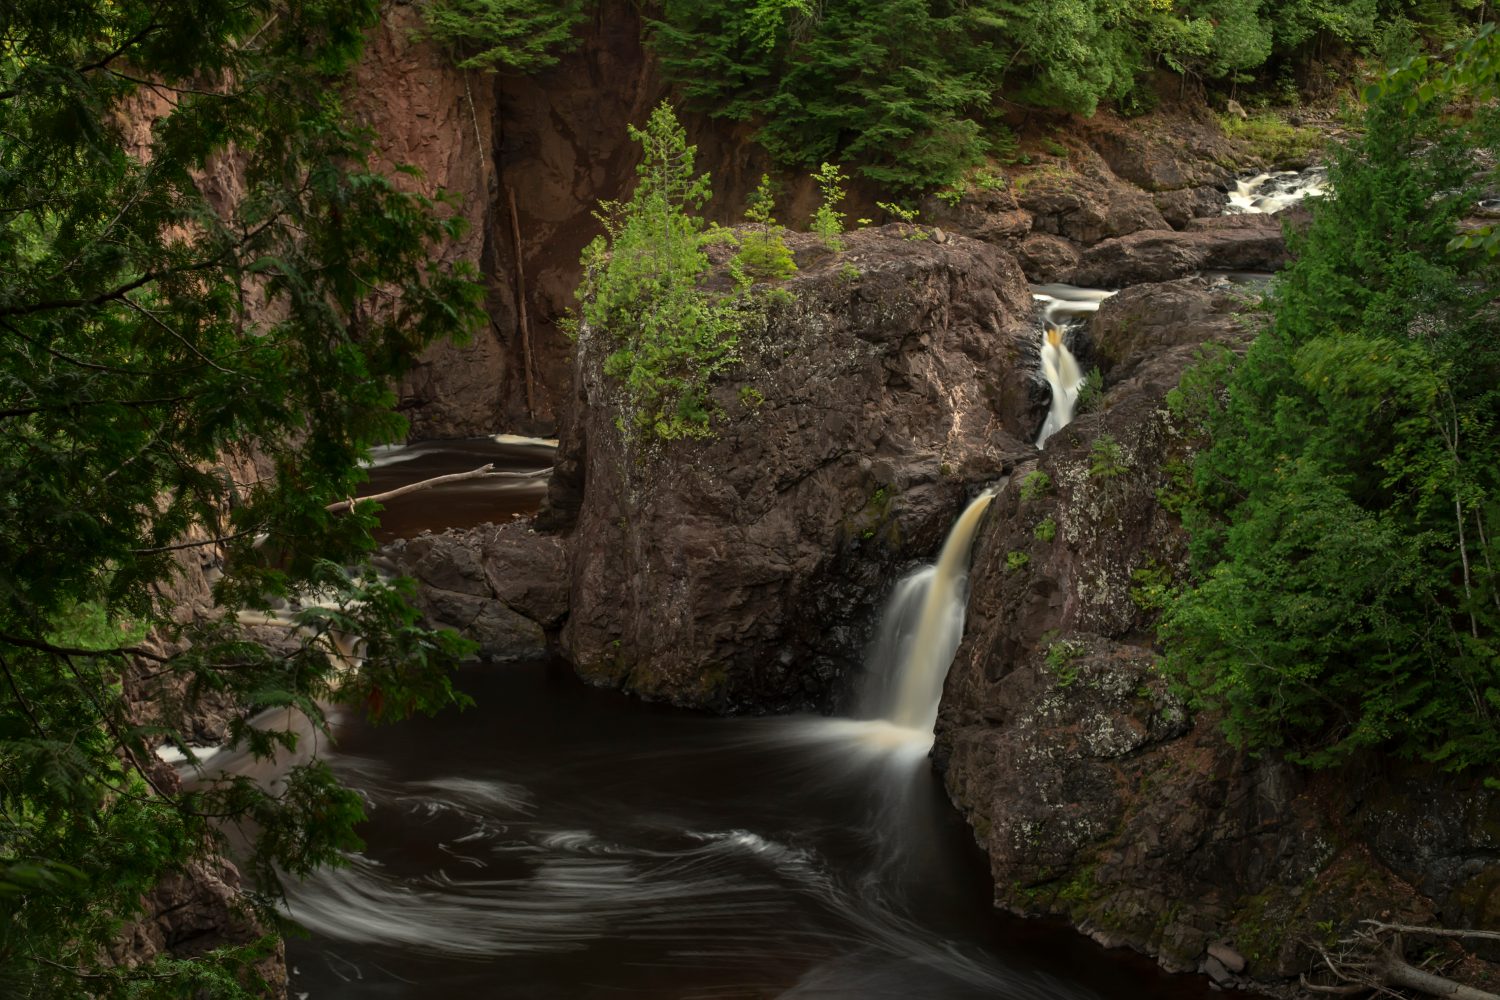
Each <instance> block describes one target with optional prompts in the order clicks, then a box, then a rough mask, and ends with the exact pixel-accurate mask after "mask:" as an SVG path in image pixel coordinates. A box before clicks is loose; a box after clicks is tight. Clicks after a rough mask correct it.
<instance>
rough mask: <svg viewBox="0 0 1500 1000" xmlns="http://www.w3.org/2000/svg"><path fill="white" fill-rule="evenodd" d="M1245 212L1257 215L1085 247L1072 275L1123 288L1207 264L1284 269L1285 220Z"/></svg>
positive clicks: (1082, 281) (1088, 283)
mask: <svg viewBox="0 0 1500 1000" xmlns="http://www.w3.org/2000/svg"><path fill="white" fill-rule="evenodd" d="M1242 218H1245V219H1253V220H1255V221H1253V222H1238V223H1235V224H1231V225H1224V226H1215V227H1213V228H1207V227H1198V226H1197V225H1196V224H1195V223H1189V224H1188V228H1187V229H1186V230H1185V231H1181V232H1179V231H1177V230H1173V229H1160V230H1145V231H1141V232H1136V233H1131V234H1130V235H1129V236H1122V237H1120V238H1118V239H1110V240H1104V241H1103V242H1101V243H1098V244H1095V245H1094V246H1092V247H1090V248H1089V249H1088V250H1086V251H1084V253H1083V255H1082V257H1081V258H1080V260H1079V262H1078V266H1077V267H1075V268H1074V269H1073V270H1072V271H1071V272H1069V274H1068V275H1067V278H1066V280H1067V281H1068V282H1069V283H1071V284H1074V285H1083V286H1085V287H1091V288H1123V287H1125V286H1127V285H1139V284H1143V283H1147V282H1158V281H1170V280H1171V279H1173V278H1182V277H1186V276H1188V275H1190V274H1195V273H1197V272H1199V271H1205V270H1223V271H1276V270H1279V269H1280V268H1281V266H1282V265H1283V264H1285V263H1286V261H1287V250H1286V239H1285V238H1284V237H1283V236H1282V232H1281V223H1280V221H1279V220H1277V219H1276V218H1275V217H1274V216H1243V217H1242ZM1198 221H1201V220H1198Z"/></svg>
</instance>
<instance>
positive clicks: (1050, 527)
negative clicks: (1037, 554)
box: [1031, 517, 1057, 542]
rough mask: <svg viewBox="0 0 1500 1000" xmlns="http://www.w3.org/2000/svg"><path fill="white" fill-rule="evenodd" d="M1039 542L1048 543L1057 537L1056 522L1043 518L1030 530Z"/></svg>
mask: <svg viewBox="0 0 1500 1000" xmlns="http://www.w3.org/2000/svg"><path fill="white" fill-rule="evenodd" d="M1031 533H1032V534H1033V535H1035V536H1036V539H1037V541H1039V542H1050V541H1052V540H1053V539H1054V538H1056V537H1057V522H1056V521H1054V520H1053V519H1052V518H1050V517H1048V518H1043V519H1042V520H1041V521H1040V522H1038V523H1037V526H1036V527H1035V528H1033V529H1032V530H1031Z"/></svg>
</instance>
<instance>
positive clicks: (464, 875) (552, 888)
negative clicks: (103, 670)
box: [288, 442, 1209, 1000]
mask: <svg viewBox="0 0 1500 1000" xmlns="http://www.w3.org/2000/svg"><path fill="white" fill-rule="evenodd" d="M472 445H473V443H472V442H463V443H461V447H460V448H458V449H457V450H456V454H453V455H451V456H449V457H450V459H451V461H452V462H453V463H457V465H458V466H460V467H463V463H464V462H467V461H469V460H470V459H471V458H473V457H474V455H473V454H472V452H473V447H472ZM439 450H440V449H437V448H434V447H432V446H428V447H427V448H426V452H427V454H428V455H429V456H431V454H432V453H433V452H435V451H439ZM432 460H433V461H437V460H436V458H435V457H434V458H433V459H432ZM483 460H486V461H487V460H490V459H488V458H485V459H483ZM439 464H441V463H439ZM480 464H482V462H481V463H480ZM443 471H454V470H453V469H444V470H443ZM428 474H437V473H428ZM416 478H421V477H420V476H418V477H416ZM381 488H389V487H388V486H382V487H381ZM467 499H468V498H462V501H461V502H462V510H463V511H464V512H465V513H464V514H463V516H464V517H467V516H468V514H467V513H466V512H467V511H468V510H469V509H470V508H469V506H468V504H467ZM434 500H435V498H434V497H428V498H427V501H428V502H427V503H425V504H424V505H423V511H424V514H423V516H425V517H426V518H428V522H427V526H433V527H436V526H437V523H435V522H440V521H441V520H442V519H443V518H444V517H446V510H447V502H446V501H439V502H433V501H434ZM403 530H406V529H403ZM460 681H461V686H462V687H463V688H464V690H465V691H467V692H468V693H469V694H470V695H471V696H472V697H473V698H474V700H475V702H476V706H475V707H474V708H471V709H469V710H467V711H464V712H458V711H451V712H445V713H443V714H442V715H440V716H438V717H437V718H434V719H415V720H410V721H407V722H403V723H400V724H398V725H395V726H390V727H381V728H376V727H372V726H370V725H369V724H367V723H365V722H364V721H363V720H360V719H356V718H354V717H342V718H340V719H339V720H338V722H337V724H336V745H335V746H334V747H333V748H332V749H330V750H325V752H324V755H325V756H326V757H327V758H328V760H329V762H330V764H331V766H332V767H333V769H334V770H335V771H336V772H337V773H338V774H339V776H340V777H341V778H342V779H343V780H344V781H345V782H346V783H347V784H348V785H350V786H351V787H353V788H355V789H358V790H359V792H360V793H361V795H363V796H364V798H365V802H366V808H367V811H368V814H369V820H368V822H367V823H366V824H365V826H364V827H363V830H362V834H363V836H364V839H365V841H366V845H365V848H364V850H363V851H361V852H360V853H358V854H355V855H353V856H352V857H351V858H350V859H349V860H350V864H349V866H348V867H346V868H343V869H340V870H338V871H332V872H325V873H322V874H320V875H318V876H317V877H316V878H314V879H312V880H309V881H307V882H305V883H302V884H300V885H293V886H291V900H290V906H291V912H292V915H293V916H294V917H295V918H296V919H297V920H298V921H300V922H301V923H302V924H303V925H304V926H305V927H307V928H308V929H309V932H310V936H309V937H307V938H304V939H300V940H299V939H294V940H291V941H289V942H288V958H289V964H290V965H291V967H292V978H291V993H292V996H293V997H295V998H299V1000H375V998H381V1000H418V998H440V1000H470V998H473V1000H479V998H491V997H495V998H517V1000H593V998H598V1000H606V998H661V1000H750V998H773V997H786V998H817V1000H833V998H851V1000H859V998H864V1000H887V998H889V1000H896V998H902V1000H906V998H934V1000H937V998H952V1000H969V998H974V1000H978V998H995V997H1007V998H1018V1000H1019V998H1036V1000H1044V998H1059V1000H1060V998H1072V1000H1091V998H1159V1000H1189V998H1193V1000H1197V998H1202V997H1206V996H1208V992H1209V991H1208V989H1207V986H1206V980H1203V979H1201V978H1199V977H1168V976H1164V975H1162V974H1161V973H1160V972H1159V971H1158V970H1157V969H1156V968H1155V966H1154V965H1153V964H1152V963H1150V962H1149V961H1147V960H1145V959H1142V958H1140V957H1138V956H1134V955H1130V954H1128V953H1121V952H1106V951H1104V950H1103V949H1100V948H1098V947H1096V946H1094V945H1093V944H1092V943H1091V942H1089V941H1088V940H1087V939H1085V938H1083V937H1082V936H1080V935H1078V934H1076V933H1074V932H1073V931H1071V930H1069V929H1067V928H1064V927H1059V926H1056V925H1051V924H1044V923H1038V922H1029V921H1023V920H1018V919H1013V918H1007V917H1003V916H1001V915H998V914H997V913H995V912H994V910H993V909H992V908H991V906H990V898H989V876H988V872H987V870H986V865H985V860H984V857H983V855H982V854H981V853H980V852H979V850H978V849H977V848H976V847H975V845H974V843H973V839H972V835H971V834H970V832H969V830H968V828H967V826H966V825H965V824H964V822H963V821H962V819H961V818H960V817H959V816H958V815H957V814H956V812H955V811H954V810H953V809H952V807H951V806H950V805H949V804H948V802H947V800H946V797H945V796H944V794H943V791H942V788H941V786H940V784H939V782H938V781H937V780H936V778H935V776H934V775H933V773H932V771H931V769H930V768H929V767H928V766H927V763H926V761H925V759H922V758H920V757H916V758H913V757H911V756H910V755H903V753H901V752H900V751H898V750H897V749H895V748H893V747H890V746H887V745H883V744H881V743H880V742H879V741H877V740H871V738H870V736H871V733H870V732H868V731H867V729H866V728H865V724H863V723H854V722H851V721H849V720H834V719H820V718H813V717H792V718H777V719H722V718H714V717H709V716H705V715H700V714H697V713H693V712H687V711H681V710H675V709H671V708H669V707H666V706H660V705H651V704H646V703H643V702H640V701H637V700H634V699H630V698H627V697H625V696H623V695H620V694H618V693H616V692H610V691H600V690H595V689H591V688H588V687H586V686H584V685H583V684H582V683H580V682H579V681H578V680H577V679H576V678H575V677H574V676H573V675H572V673H571V672H570V671H569V670H568V668H567V667H566V665H564V664H560V663H531V664H522V665H507V666H492V667H482V668H481V667H478V666H475V667H471V668H467V669H466V670H465V671H464V672H462V674H461V677H460Z"/></svg>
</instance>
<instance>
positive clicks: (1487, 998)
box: [1383, 952, 1500, 1000]
mask: <svg viewBox="0 0 1500 1000" xmlns="http://www.w3.org/2000/svg"><path fill="white" fill-rule="evenodd" d="M1383 971H1384V972H1385V981H1386V982H1387V983H1390V984H1391V985H1392V986H1402V987H1405V988H1406V989H1409V990H1417V991H1418V992H1420V993H1426V994H1427V995H1429V996H1435V997H1446V998H1451V1000H1500V996H1496V995H1495V994H1494V993H1490V992H1489V991H1488V990H1476V989H1475V988H1474V987H1472V986H1465V985H1463V984H1462V983H1455V982H1454V981H1453V980H1451V979H1444V978H1443V977H1442V976H1435V975H1433V974H1432V973H1430V972H1423V971H1422V970H1421V969H1419V968H1417V967H1416V966H1413V965H1407V964H1406V962H1404V961H1402V960H1401V959H1400V958H1397V957H1396V955H1395V954H1394V953H1393V952H1392V953H1387V954H1386V959H1385V967H1384V970H1383Z"/></svg>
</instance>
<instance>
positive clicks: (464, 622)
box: [377, 521, 568, 662]
mask: <svg viewBox="0 0 1500 1000" xmlns="http://www.w3.org/2000/svg"><path fill="white" fill-rule="evenodd" d="M377 565H379V566H380V567H381V568H382V569H385V570H387V571H389V572H392V573H398V574H401V575H403V576H409V577H411V578H412V579H414V580H415V581H416V583H417V595H416V601H415V604H416V607H417V608H418V609H419V610H420V611H422V613H423V614H424V616H425V617H426V619H427V622H428V624H429V625H430V626H432V627H434V628H451V629H454V630H455V631H457V632H459V633H461V634H462V635H464V636H465V637H466V638H468V639H472V640H473V641H474V642H476V643H478V644H479V650H478V655H479V657H480V659H482V660H485V661H486V662H509V661H517V660H535V659H539V658H541V657H544V656H546V655H547V654H548V651H549V649H550V646H551V641H550V637H552V636H555V635H556V633H557V630H558V629H559V628H560V627H561V626H562V623H563V621H564V619H565V618H566V617H567V614H568V581H567V566H566V556H565V553H564V549H563V543H562V540H561V539H560V538H559V537H557V536H556V535H548V534H541V533H539V532H537V531H535V530H534V529H533V528H532V527H531V525H530V524H529V523H528V522H526V521H511V522H509V523H507V524H504V525H493V524H482V525H480V526H479V527H477V528H469V529H466V530H461V531H460V530H455V531H446V532H443V533H442V534H425V535H419V536H418V537H416V538H411V539H398V540H397V541H394V542H391V543H390V544H389V545H387V546H385V547H384V548H382V549H381V550H380V554H379V556H378V558H377Z"/></svg>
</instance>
